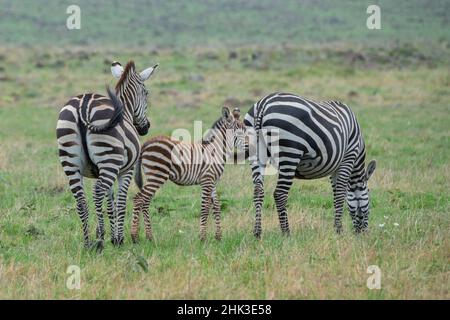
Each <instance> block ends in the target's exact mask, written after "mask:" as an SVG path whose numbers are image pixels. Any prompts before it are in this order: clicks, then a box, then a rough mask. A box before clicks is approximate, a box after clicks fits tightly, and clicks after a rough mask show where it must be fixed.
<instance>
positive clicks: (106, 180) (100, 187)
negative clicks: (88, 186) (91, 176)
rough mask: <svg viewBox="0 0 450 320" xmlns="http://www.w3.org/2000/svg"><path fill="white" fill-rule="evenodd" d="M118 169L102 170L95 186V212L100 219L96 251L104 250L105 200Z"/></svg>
mask: <svg viewBox="0 0 450 320" xmlns="http://www.w3.org/2000/svg"><path fill="white" fill-rule="evenodd" d="M118 171H119V170H118V169H112V168H108V169H107V170H105V169H100V171H99V178H98V179H97V181H96V183H95V184H94V195H93V198H94V204H95V211H96V213H97V218H98V226H97V240H98V241H97V242H96V244H95V249H97V250H102V249H103V241H104V238H105V226H104V221H103V200H104V198H105V196H106V195H107V194H108V193H109V192H110V190H111V188H112V186H113V184H114V181H115V180H116V177H117V173H118Z"/></svg>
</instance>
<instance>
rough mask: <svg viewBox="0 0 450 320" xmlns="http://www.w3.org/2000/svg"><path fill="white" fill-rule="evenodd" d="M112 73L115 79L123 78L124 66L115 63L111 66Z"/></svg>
mask: <svg viewBox="0 0 450 320" xmlns="http://www.w3.org/2000/svg"><path fill="white" fill-rule="evenodd" d="M111 73H112V75H113V77H115V78H120V77H121V76H122V73H123V67H122V65H121V64H120V63H119V62H117V61H114V62H113V63H112V64H111Z"/></svg>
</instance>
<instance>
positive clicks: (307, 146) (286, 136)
mask: <svg viewBox="0 0 450 320" xmlns="http://www.w3.org/2000/svg"><path fill="white" fill-rule="evenodd" d="M244 123H245V125H246V126H247V128H248V129H249V128H251V129H254V133H255V137H256V143H255V145H254V146H255V147H256V156H253V157H252V158H251V166H252V178H253V184H254V205H255V209H256V219H255V220H256V221H255V228H254V235H255V236H256V237H260V236H261V231H262V230H261V206H262V202H263V199H264V187H263V175H264V169H265V166H266V164H267V161H271V162H272V163H273V164H274V165H275V167H276V168H277V169H278V181H277V185H276V188H275V191H274V199H275V203H276V207H277V212H278V218H279V221H280V226H281V230H282V232H283V233H285V234H288V233H289V223H288V217H287V211H286V203H287V198H288V193H289V189H290V188H291V185H292V182H293V180H294V178H298V179H317V178H321V177H325V176H331V177H330V178H331V185H332V189H333V196H334V209H335V217H334V226H335V229H336V231H337V232H338V233H340V232H341V230H342V222H341V220H342V212H343V206H344V201H345V197H347V204H348V206H349V211H350V215H351V218H352V221H353V226H354V229H355V232H357V233H358V232H361V231H365V230H367V228H368V216H369V193H368V187H367V181H368V180H369V177H370V176H371V175H372V173H373V171H374V170H375V167H376V162H375V161H374V160H372V161H371V162H370V163H369V165H368V166H367V169H366V168H365V158H366V150H365V145H364V140H363V137H362V134H361V130H360V127H359V124H358V122H357V120H356V117H355V115H354V113H353V112H352V111H351V110H350V108H349V107H348V106H347V105H345V104H344V103H342V102H339V101H328V102H315V101H312V100H309V99H306V98H304V97H299V96H296V95H293V94H289V93H273V94H270V95H268V96H266V97H264V98H263V99H261V100H259V101H258V102H257V103H255V104H254V105H253V107H252V108H250V110H249V111H248V113H247V114H246V115H245V119H244Z"/></svg>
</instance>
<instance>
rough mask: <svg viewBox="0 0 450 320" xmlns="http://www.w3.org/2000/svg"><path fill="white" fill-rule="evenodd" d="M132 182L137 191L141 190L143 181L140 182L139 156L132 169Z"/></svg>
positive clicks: (140, 167) (140, 160) (140, 162)
mask: <svg viewBox="0 0 450 320" xmlns="http://www.w3.org/2000/svg"><path fill="white" fill-rule="evenodd" d="M134 181H135V182H136V185H137V186H138V188H139V190H142V187H143V181H142V159H141V156H139V158H138V159H137V160H136V164H135V167H134Z"/></svg>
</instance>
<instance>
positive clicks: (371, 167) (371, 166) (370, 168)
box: [366, 160, 377, 180]
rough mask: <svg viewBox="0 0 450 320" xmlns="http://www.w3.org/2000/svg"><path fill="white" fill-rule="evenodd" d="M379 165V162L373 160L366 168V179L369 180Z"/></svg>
mask: <svg viewBox="0 0 450 320" xmlns="http://www.w3.org/2000/svg"><path fill="white" fill-rule="evenodd" d="M376 167H377V162H376V161H375V160H372V161H370V162H369V164H368V165H367V169H366V180H369V178H370V176H371V175H372V173H373V172H374V171H375V168H376Z"/></svg>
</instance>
